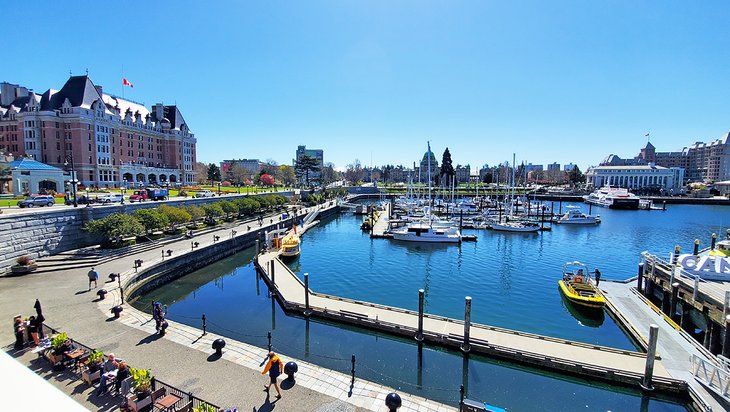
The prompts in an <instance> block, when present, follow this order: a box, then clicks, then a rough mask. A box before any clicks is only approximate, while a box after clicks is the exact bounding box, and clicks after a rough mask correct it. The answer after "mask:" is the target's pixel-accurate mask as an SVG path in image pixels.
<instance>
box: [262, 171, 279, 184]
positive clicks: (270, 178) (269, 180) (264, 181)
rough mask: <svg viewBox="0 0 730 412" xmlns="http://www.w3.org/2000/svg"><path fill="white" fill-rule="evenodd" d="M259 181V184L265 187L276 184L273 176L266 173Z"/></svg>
mask: <svg viewBox="0 0 730 412" xmlns="http://www.w3.org/2000/svg"><path fill="white" fill-rule="evenodd" d="M259 180H261V184H263V185H266V186H273V185H274V183H276V179H274V176H271V175H270V174H268V173H264V174H262V175H261V177H260V178H259Z"/></svg>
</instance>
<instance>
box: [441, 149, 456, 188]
mask: <svg viewBox="0 0 730 412" xmlns="http://www.w3.org/2000/svg"><path fill="white" fill-rule="evenodd" d="M454 174H455V172H454V164H453V162H452V161H451V152H449V148H448V147H447V148H446V150H444V155H443V157H442V158H441V176H442V182H444V184H445V185H450V184H451V180H452V178H453V177H454Z"/></svg>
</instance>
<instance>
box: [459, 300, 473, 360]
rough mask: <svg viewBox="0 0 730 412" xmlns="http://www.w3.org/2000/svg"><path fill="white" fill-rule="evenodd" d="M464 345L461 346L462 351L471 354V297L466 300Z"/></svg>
mask: <svg viewBox="0 0 730 412" xmlns="http://www.w3.org/2000/svg"><path fill="white" fill-rule="evenodd" d="M464 301H465V303H464V343H463V344H462V345H461V351H462V352H464V353H469V351H470V350H471V347H470V346H469V330H470V329H471V296H467V297H466V298H464Z"/></svg>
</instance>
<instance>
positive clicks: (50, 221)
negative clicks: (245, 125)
mask: <svg viewBox="0 0 730 412" xmlns="http://www.w3.org/2000/svg"><path fill="white" fill-rule="evenodd" d="M270 194H277V195H282V196H286V197H291V195H292V192H288V191H287V192H272V193H261V194H251V195H226V196H220V197H209V198H201V199H195V198H188V199H180V200H168V201H165V202H153V201H147V202H140V203H125V204H123V205H121V204H120V205H115V206H95V207H84V206H80V207H78V208H74V207H72V206H54V207H51V208H48V209H47V210H42V211H40V210H36V211H33V212H32V213H22V214H7V215H0V273H2V272H4V271H7V270H8V269H9V268H10V266H12V265H14V264H15V259H17V258H18V257H20V256H23V255H28V256H30V257H31V258H32V259H37V258H41V257H44V256H50V255H55V254H58V253H61V252H65V251H68V250H73V249H79V248H83V247H88V246H93V245H98V244H99V243H100V242H101V240H102V239H101V238H100V237H98V236H95V235H92V234H90V233H88V232H85V231H84V230H83V227H84V225H85V224H86V223H88V222H89V221H91V220H94V219H101V218H104V217H106V216H109V215H110V214H112V213H117V212H121V213H127V214H131V213H134V211H136V210H137V209H147V208H154V207H158V206H160V205H163V204H164V205H168V206H189V205H202V204H206V203H213V202H217V201H219V200H235V199H238V198H242V197H246V196H266V195H270Z"/></svg>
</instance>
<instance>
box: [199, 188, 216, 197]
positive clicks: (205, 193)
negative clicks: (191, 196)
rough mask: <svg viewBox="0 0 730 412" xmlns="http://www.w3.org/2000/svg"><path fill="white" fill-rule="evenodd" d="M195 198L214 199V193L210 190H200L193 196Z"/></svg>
mask: <svg viewBox="0 0 730 412" xmlns="http://www.w3.org/2000/svg"><path fill="white" fill-rule="evenodd" d="M195 197H215V193H213V192H211V191H210V190H202V191H200V192H198V193H196V194H195Z"/></svg>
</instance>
